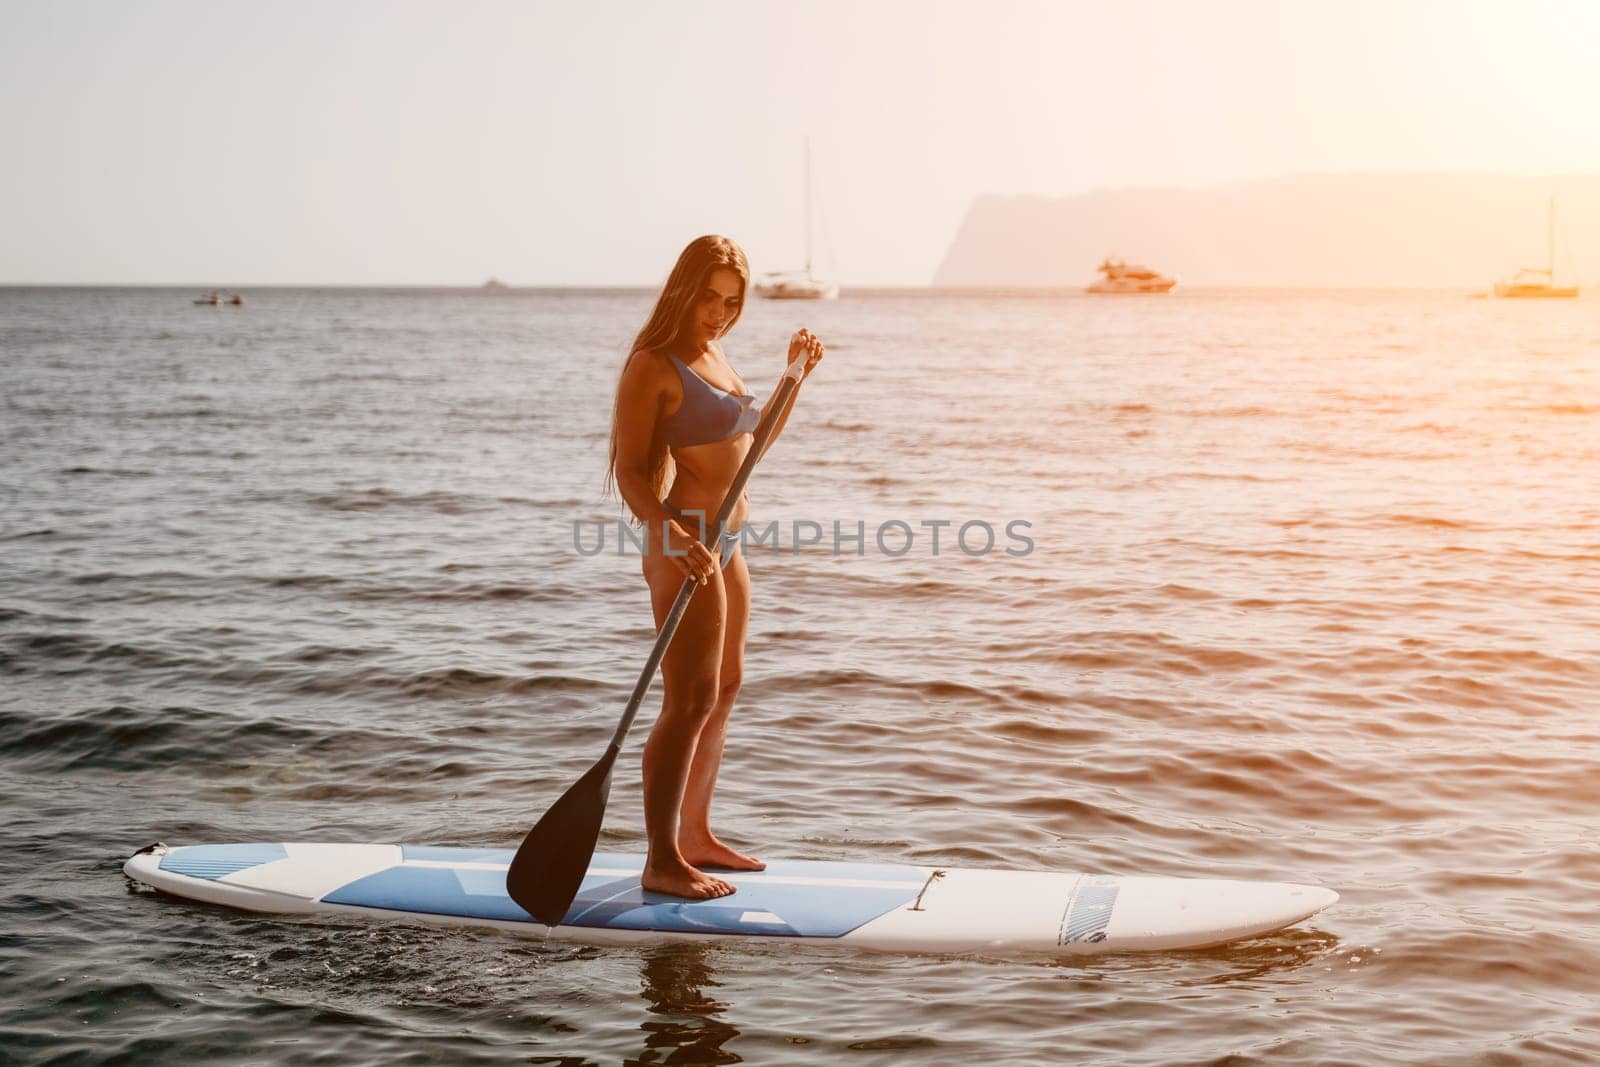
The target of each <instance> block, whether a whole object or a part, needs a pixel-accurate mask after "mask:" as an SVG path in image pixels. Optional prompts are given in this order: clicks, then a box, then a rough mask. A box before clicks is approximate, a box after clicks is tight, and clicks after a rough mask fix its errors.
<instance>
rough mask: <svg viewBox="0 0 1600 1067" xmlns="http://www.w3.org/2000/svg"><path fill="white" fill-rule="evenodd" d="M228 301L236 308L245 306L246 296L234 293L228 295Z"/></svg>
mask: <svg viewBox="0 0 1600 1067" xmlns="http://www.w3.org/2000/svg"><path fill="white" fill-rule="evenodd" d="M228 303H230V304H232V305H233V306H234V307H236V308H239V307H244V297H242V296H240V295H239V294H238V293H234V294H233V295H232V296H230V297H228Z"/></svg>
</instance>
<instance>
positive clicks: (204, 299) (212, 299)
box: [194, 293, 222, 307]
mask: <svg viewBox="0 0 1600 1067" xmlns="http://www.w3.org/2000/svg"><path fill="white" fill-rule="evenodd" d="M194 302H195V303H196V304H204V305H206V306H208V307H215V306H217V305H218V304H220V303H222V297H221V296H219V295H218V294H216V293H206V294H204V295H202V296H197V297H195V298H194Z"/></svg>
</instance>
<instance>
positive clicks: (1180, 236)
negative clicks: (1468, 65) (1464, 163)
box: [933, 174, 1600, 289]
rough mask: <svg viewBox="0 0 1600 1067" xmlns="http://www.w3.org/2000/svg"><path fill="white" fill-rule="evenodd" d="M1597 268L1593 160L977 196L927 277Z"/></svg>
mask: <svg viewBox="0 0 1600 1067" xmlns="http://www.w3.org/2000/svg"><path fill="white" fill-rule="evenodd" d="M1551 196H1554V197H1555V198H1556V210H1557V226H1558V228H1557V239H1556V271H1557V275H1558V276H1565V277H1570V278H1572V279H1574V280H1577V281H1580V282H1582V283H1583V284H1584V285H1586V286H1590V285H1594V284H1595V283H1596V279H1600V174H1595V175H1561V176H1555V177H1545V178H1540V177H1514V176H1501V175H1474V174H1344V175H1338V174H1319V175H1301V176H1294V177H1287V178H1273V179H1268V180H1264V181H1252V182H1242V183H1238V184H1233V185H1222V186H1215V187H1212V188H1205V189H1117V190H1103V191H1095V192H1090V193H1084V194H1081V195H1077V196H1066V197H1042V196H981V197H979V198H978V199H977V200H976V201H974V202H973V204H972V206H971V207H970V208H969V209H968V211H967V215H966V218H965V219H964V220H963V221H962V224H961V226H960V228H959V229H958V231H957V233H956V236H955V239H954V240H953V241H952V242H951V244H950V247H949V249H948V250H947V251H946V252H945V256H944V260H943V262H942V263H940V265H939V269H938V271H937V272H936V273H935V275H934V279H933V284H934V285H937V286H1081V285H1085V284H1087V283H1088V282H1090V281H1092V280H1093V279H1094V277H1095V266H1096V265H1097V264H1098V263H1099V262H1100V260H1101V259H1102V258H1104V257H1106V256H1121V257H1124V258H1127V259H1129V260H1132V261H1136V262H1140V263H1146V264H1148V265H1149V266H1152V267H1154V268H1156V269H1157V270H1160V271H1162V272H1164V273H1167V274H1177V275H1178V276H1179V278H1180V279H1181V280H1182V282H1183V284H1185V285H1193V286H1283V287H1352V288H1368V287H1399V288H1408V287H1434V286H1438V287H1464V288H1468V289H1487V288H1488V287H1489V286H1490V285H1491V284H1492V283H1493V282H1494V280H1495V278H1497V277H1500V276H1502V275H1505V274H1508V273H1509V272H1510V271H1511V270H1512V269H1514V268H1516V267H1519V266H1529V267H1532V266H1542V265H1544V264H1545V262H1546V261H1547V258H1548V255H1547V252H1546V236H1545V235H1546V212H1547V205H1548V203H1549V199H1550V197H1551Z"/></svg>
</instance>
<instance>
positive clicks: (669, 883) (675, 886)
mask: <svg viewBox="0 0 1600 1067" xmlns="http://www.w3.org/2000/svg"><path fill="white" fill-rule="evenodd" d="M639 884H640V885H642V886H643V887H644V888H645V889H647V890H649V891H650V892H652V893H665V894H667V895H668V896H671V897H684V898H686V899H688V900H710V899H711V898H712V897H725V896H729V895H731V894H732V893H733V891H734V888H733V885H732V884H731V883H728V882H724V881H723V880H722V879H721V878H717V877H715V876H713V875H709V874H707V873H705V872H704V871H697V870H695V869H694V868H693V867H691V866H689V864H687V863H682V862H672V861H668V862H666V863H657V862H655V861H650V862H647V863H646V864H645V868H644V873H643V874H642V875H640V876H639Z"/></svg>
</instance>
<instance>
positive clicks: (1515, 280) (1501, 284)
mask: <svg viewBox="0 0 1600 1067" xmlns="http://www.w3.org/2000/svg"><path fill="white" fill-rule="evenodd" d="M1548 243H1549V256H1550V258H1549V266H1547V267H1543V268H1540V267H1523V268H1522V269H1521V270H1519V271H1517V272H1516V273H1515V274H1513V275H1512V276H1511V277H1509V278H1505V279H1502V280H1500V281H1498V282H1495V283H1494V295H1495V296H1498V297H1505V298H1509V299H1529V298H1534V299H1537V298H1540V297H1546V298H1548V297H1557V298H1569V299H1570V298H1571V297H1575V296H1577V295H1578V287H1577V286H1576V285H1557V284H1556V198H1555V197H1553V196H1552V197H1551V198H1550V226H1549V234H1548Z"/></svg>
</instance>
